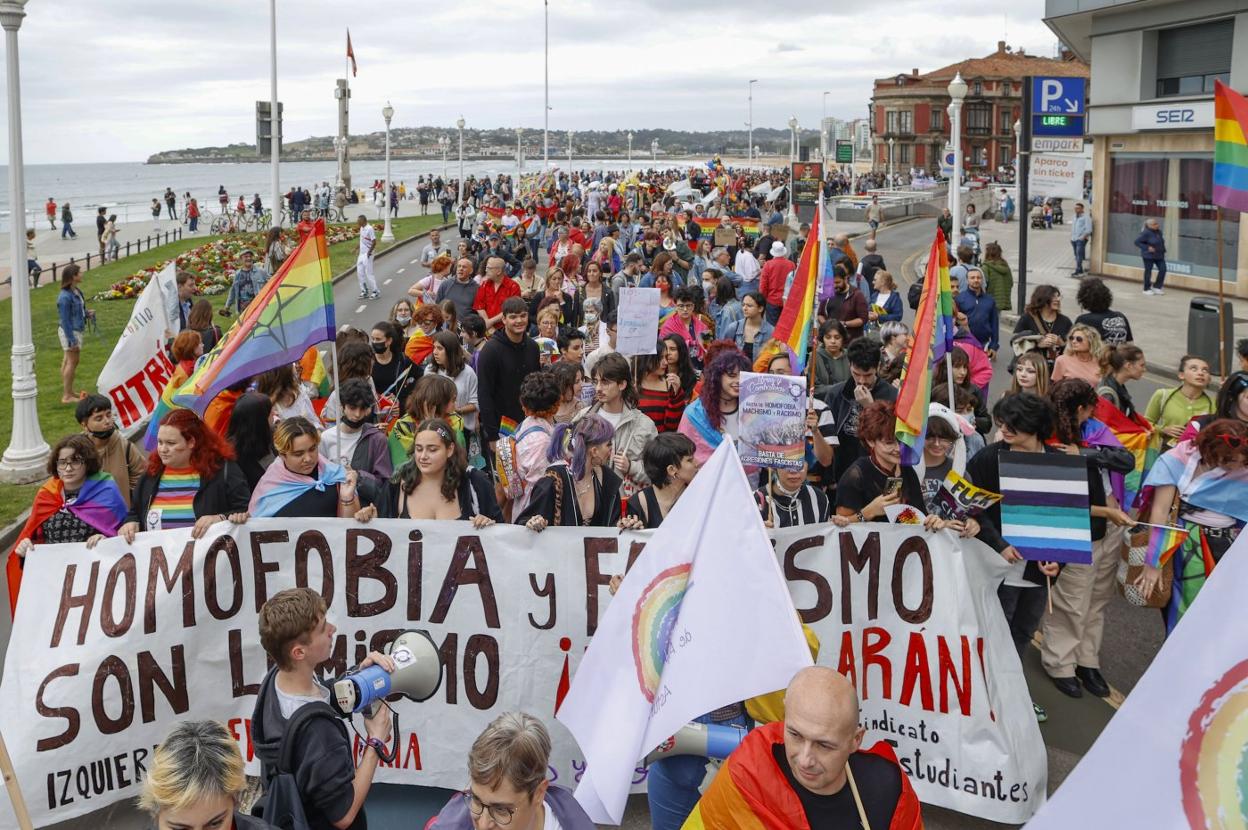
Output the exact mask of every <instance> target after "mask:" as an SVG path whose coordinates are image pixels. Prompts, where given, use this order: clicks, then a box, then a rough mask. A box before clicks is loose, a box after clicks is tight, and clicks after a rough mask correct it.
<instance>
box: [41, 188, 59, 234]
mask: <svg viewBox="0 0 1248 830" xmlns="http://www.w3.org/2000/svg"><path fill="white" fill-rule="evenodd" d="M43 212H44V213H46V214H47V215H48V225H50V226H51V227H52V230H56V200H55V199H53V198H52V197H51V196H49V197H48V201H47V204H45V205H44V206H43Z"/></svg>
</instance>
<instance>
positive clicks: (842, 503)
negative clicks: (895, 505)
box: [836, 455, 927, 522]
mask: <svg viewBox="0 0 1248 830" xmlns="http://www.w3.org/2000/svg"><path fill="white" fill-rule="evenodd" d="M887 483H888V476H887V475H885V474H884V473H883V472H881V471H880V468H879V467H877V466H875V462H873V461H872V460H871V457H870V456H869V455H864V456H863V457H862V458H859V459H858V460H857V461H855V462H854V463H853V464H851V465H850V466H849V469H848V470H846V471H845V475H843V476H841V480H840V481H839V482H837V484H836V506H837V507H848V508H849V509H850V510H862V509H863V508H865V507H866V506H867V505H868V504H870V503H871V502H872V501H874V500H875V498H876V497H877V496H879V495H881V494H883V492H884V487H885V485H886V484H887ZM901 503H902V504H908V505H910V506H911V507H914V508H916V509H918V510H926V509H927V508H926V506H925V505H924V504H923V488H922V487H921V486H920V485H919V477H918V476H917V475H915V473H914V468H913V467H902V468H901ZM872 521H876V522H887V521H888V517H886V516H882V515H881V516H876V517H875V518H874V519H873V520H872Z"/></svg>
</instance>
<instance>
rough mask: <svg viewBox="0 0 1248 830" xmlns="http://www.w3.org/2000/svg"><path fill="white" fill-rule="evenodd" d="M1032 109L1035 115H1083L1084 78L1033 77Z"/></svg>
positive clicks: (1085, 82)
mask: <svg viewBox="0 0 1248 830" xmlns="http://www.w3.org/2000/svg"><path fill="white" fill-rule="evenodd" d="M1031 84H1032V86H1031V109H1032V112H1033V113H1034V114H1035V115H1083V99H1084V93H1085V87H1086V84H1087V81H1086V79H1084V78H1032V79H1031Z"/></svg>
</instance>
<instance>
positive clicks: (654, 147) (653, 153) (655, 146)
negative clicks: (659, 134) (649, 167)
mask: <svg viewBox="0 0 1248 830" xmlns="http://www.w3.org/2000/svg"><path fill="white" fill-rule="evenodd" d="M650 163H651V164H658V163H659V140H658V139H657V138H656V139H654V140H653V141H651V142H650Z"/></svg>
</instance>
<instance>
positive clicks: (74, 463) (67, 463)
mask: <svg viewBox="0 0 1248 830" xmlns="http://www.w3.org/2000/svg"><path fill="white" fill-rule="evenodd" d="M1223 437H1224V438H1226V437H1230V436H1223ZM85 463H86V462H85V461H83V460H82V458H81V457H80V456H77V455H75V456H74V457H73V458H58V459H57V460H56V469H58V470H72V469H74V468H75V467H81V466H82V465H83V464H85Z"/></svg>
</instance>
